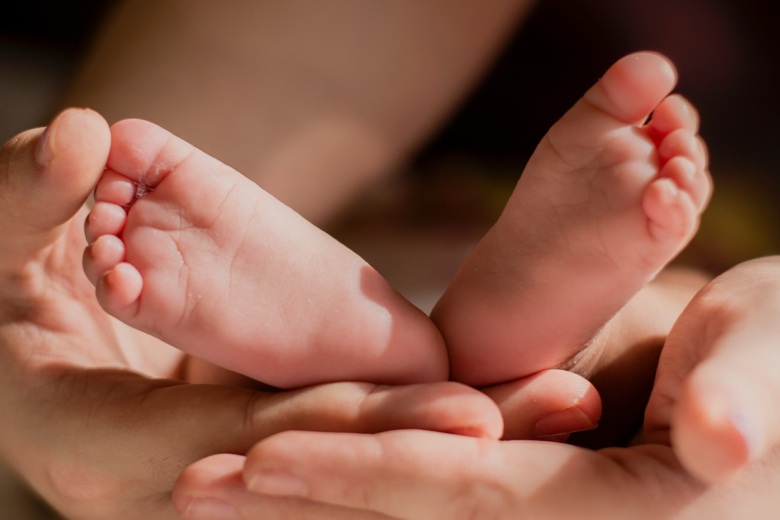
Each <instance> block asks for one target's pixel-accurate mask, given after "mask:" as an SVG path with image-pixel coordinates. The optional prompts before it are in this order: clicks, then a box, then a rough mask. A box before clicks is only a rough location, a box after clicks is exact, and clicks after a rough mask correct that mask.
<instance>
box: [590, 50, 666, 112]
mask: <svg viewBox="0 0 780 520" xmlns="http://www.w3.org/2000/svg"><path fill="white" fill-rule="evenodd" d="M675 83H677V72H676V71H675V69H674V66H673V65H672V63H671V62H670V61H669V60H667V59H666V58H664V57H663V56H661V55H659V54H655V53H651V52H639V53H636V54H631V55H629V56H626V57H625V58H623V59H621V60H619V61H618V62H617V63H615V64H614V65H613V66H612V67H610V68H609V70H607V72H606V73H605V74H604V76H603V77H602V78H601V80H600V81H599V82H598V83H597V84H596V85H595V86H594V87H593V88H592V89H590V90H589V91H588V92H587V93H586V94H585V97H584V99H585V100H586V101H588V102H589V103H590V104H592V105H593V106H595V107H598V108H599V109H601V110H602V111H604V112H605V113H607V114H609V115H610V116H612V117H614V118H616V119H619V120H620V121H623V122H624V123H628V124H636V125H641V124H642V123H643V122H644V121H645V120H646V119H647V116H648V115H649V114H650V112H652V111H653V110H654V109H655V108H656V107H657V106H658V104H659V103H660V102H661V101H662V100H663V99H664V98H665V97H666V96H668V95H669V93H670V92H671V91H672V89H673V88H674V85H675Z"/></svg>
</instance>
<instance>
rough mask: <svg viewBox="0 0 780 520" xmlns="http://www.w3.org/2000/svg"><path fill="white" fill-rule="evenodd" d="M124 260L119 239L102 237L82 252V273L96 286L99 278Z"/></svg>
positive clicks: (122, 247) (123, 251) (121, 243)
mask: <svg viewBox="0 0 780 520" xmlns="http://www.w3.org/2000/svg"><path fill="white" fill-rule="evenodd" d="M124 259H125V244H124V242H122V241H121V240H120V239H119V237H116V236H113V235H104V236H101V237H100V238H98V239H97V240H96V241H95V243H94V244H92V245H90V246H89V247H88V248H86V249H85V250H84V259H83V265H84V273H85V274H86V275H87V278H89V281H90V282H92V285H95V286H97V284H98V281H99V280H100V277H101V276H103V274H105V273H107V272H108V271H110V270H112V269H113V268H114V267H116V265H117V264H119V263H120V262H122V261H124Z"/></svg>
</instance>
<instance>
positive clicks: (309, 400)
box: [0, 109, 502, 520]
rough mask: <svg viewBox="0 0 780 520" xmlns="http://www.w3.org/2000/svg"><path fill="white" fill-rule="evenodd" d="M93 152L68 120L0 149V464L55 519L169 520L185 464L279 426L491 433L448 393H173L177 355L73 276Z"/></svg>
mask: <svg viewBox="0 0 780 520" xmlns="http://www.w3.org/2000/svg"><path fill="white" fill-rule="evenodd" d="M109 147H110V133H109V129H108V125H107V124H106V122H105V121H104V120H103V119H102V118H101V117H100V116H99V115H98V114H96V113H95V112H91V111H88V110H73V109H72V110H68V111H65V112H64V113H62V114H60V115H59V116H58V117H57V118H55V120H54V121H53V122H52V124H51V125H50V126H49V128H48V130H47V131H46V132H45V133H44V131H43V129H37V130H31V131H28V132H25V133H23V134H21V135H19V136H18V137H16V138H15V139H12V140H11V141H10V142H9V143H8V144H6V145H5V146H4V147H3V148H2V150H1V151H0V456H1V457H2V458H3V459H5V460H7V461H8V462H9V463H10V464H11V465H12V466H13V467H14V468H15V469H16V470H17V471H18V472H19V473H20V474H21V475H22V476H23V477H24V478H25V479H26V480H28V481H29V482H30V483H31V484H32V485H33V486H34V487H35V488H36V489H37V491H38V492H39V493H40V494H41V495H42V496H43V497H44V498H45V499H47V500H48V501H49V502H50V503H52V504H53V505H54V506H55V507H56V508H57V509H59V510H60V511H61V512H62V513H64V514H65V515H66V516H67V517H69V518H74V519H107V518H110V519H112V520H114V519H116V520H121V519H123V518H148V519H150V520H151V519H168V518H170V519H173V518H178V515H177V514H176V512H175V511H174V509H173V506H172V504H171V498H170V497H171V490H172V488H173V484H174V481H175V479H176V478H177V477H178V476H179V474H180V473H181V471H182V470H183V469H184V468H185V467H186V466H187V465H188V464H191V463H192V462H194V461H196V460H198V459H201V458H203V457H206V456H209V455H212V454H215V453H237V454H243V453H246V451H247V450H248V449H249V448H250V447H251V446H252V445H253V444H254V443H256V442H257V441H259V440H260V439H263V438H265V437H268V436H269V435H272V434H274V433H277V432H280V431H284V430H290V429H296V430H326V431H352V432H378V431H382V430H387V429H393V428H410V427H415V428H430V429H434V430H440V431H450V432H457V433H462V434H468V435H474V436H477V437H486V438H497V437H499V436H500V435H501V429H502V422H501V416H500V412H499V411H498V409H497V408H496V407H495V405H494V404H493V403H492V402H491V401H490V400H489V399H488V398H486V397H485V396H483V395H481V394H479V393H478V392H476V391H474V390H471V389H469V388H466V387H465V386H462V385H457V384H454V383H437V384H433V385H425V386H410V387H400V388H390V387H379V386H374V385H370V384H358V383H354V384H353V383H340V384H331V385H323V386H319V387H313V388H307V389H301V390H295V391H289V392H282V393H270V392H258V391H254V390H250V389H246V388H239V387H234V386H220V385H202V384H187V383H185V382H183V381H182V380H181V379H183V378H184V377H183V374H182V372H181V370H180V367H181V366H182V365H183V363H182V361H183V356H182V355H181V353H179V352H178V351H176V350H174V349H172V348H171V347H169V346H167V345H164V344H163V343H161V342H159V341H157V340H155V339H154V338H151V337H148V336H145V335H142V334H139V333H137V332H135V331H133V330H131V329H129V328H127V327H125V326H124V325H122V324H121V323H119V322H117V321H115V320H113V319H111V318H110V317H109V316H108V315H106V314H105V313H104V312H103V311H102V309H101V308H100V306H99V305H98V303H97V301H96V299H95V296H94V294H95V293H94V288H93V287H92V285H91V284H90V283H89V281H88V280H87V278H86V276H85V275H84V274H83V271H82V268H81V258H82V253H83V251H84V248H85V246H86V241H85V238H84V231H83V225H84V219H85V217H86V213H87V212H86V210H85V209H84V207H83V205H84V202H85V200H86V199H87V196H88V195H89V193H90V191H91V190H92V188H93V187H94V185H95V183H96V181H97V179H98V178H99V176H100V175H101V174H102V172H103V169H104V166H105V163H106V157H107V155H108V151H109ZM200 377H201V379H203V378H204V377H206V378H208V377H207V374H206V375H205V376H204V374H203V373H202V370H201V374H200ZM177 379H178V380H177Z"/></svg>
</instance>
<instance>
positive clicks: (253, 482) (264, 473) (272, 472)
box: [247, 468, 309, 497]
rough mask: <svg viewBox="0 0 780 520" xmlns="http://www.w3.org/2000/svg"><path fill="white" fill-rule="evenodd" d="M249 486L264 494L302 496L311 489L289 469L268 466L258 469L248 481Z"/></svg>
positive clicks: (254, 490)
mask: <svg viewBox="0 0 780 520" xmlns="http://www.w3.org/2000/svg"><path fill="white" fill-rule="evenodd" d="M247 488H249V490H250V491H253V492H255V493H262V494H264V495H283V496H293V497H302V496H306V494H307V493H308V492H309V489H308V488H307V487H306V484H304V483H303V481H302V480H301V479H299V478H298V477H296V476H295V475H293V474H292V473H290V472H289V471H287V470H284V469H277V468H266V469H261V470H259V471H257V472H256V473H255V474H254V475H252V477H250V478H249V482H247Z"/></svg>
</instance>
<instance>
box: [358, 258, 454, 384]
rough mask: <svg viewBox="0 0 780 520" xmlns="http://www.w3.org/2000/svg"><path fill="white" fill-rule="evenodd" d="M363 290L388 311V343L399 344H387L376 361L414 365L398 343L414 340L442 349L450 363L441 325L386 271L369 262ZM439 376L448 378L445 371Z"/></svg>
mask: <svg viewBox="0 0 780 520" xmlns="http://www.w3.org/2000/svg"><path fill="white" fill-rule="evenodd" d="M360 292H361V293H362V294H363V296H365V297H366V298H367V299H368V300H370V301H372V302H374V303H375V304H376V305H378V306H379V307H381V308H382V309H383V310H384V311H385V312H387V313H388V315H389V316H388V321H389V330H388V331H387V332H386V334H387V337H386V339H385V345H388V346H389V345H394V346H396V348H386V349H385V351H384V352H383V353H382V354H381V355H373V356H372V357H373V360H374V362H375V363H379V364H384V365H398V364H399V363H400V364H401V365H403V366H407V367H410V361H408V360H399V356H402V355H403V353H402V352H401V351H400V349H399V348H397V347H398V346H403V345H405V344H408V343H409V342H414V343H416V344H418V345H419V346H420V347H421V348H430V349H434V348H439V349H441V352H440V354H441V357H440V358H439V359H440V360H441V361H442V363H443V364H446V365H448V362H447V354H446V348H445V346H444V339H443V338H442V336H441V334H440V333H439V331H438V329H437V328H436V327H435V326H434V325H433V323H431V322H430V321H429V320H428V317H427V316H426V315H425V313H423V312H422V311H421V310H419V309H418V308H416V307H414V306H413V305H412V304H411V303H409V302H408V301H406V299H405V298H404V297H403V296H401V294H400V293H399V292H398V291H396V290H395V289H393V288H392V287H391V286H390V284H388V283H387V281H386V280H385V279H384V278H383V277H382V275H380V274H379V273H378V272H377V271H376V270H375V269H374V268H372V267H369V266H367V265H366V266H363V267H362V268H361V270H360ZM423 335H425V336H426V337H423ZM429 362H430V363H432V362H433V360H432V359H429ZM437 379H438V380H441V381H445V380H447V374H446V373H444V374H442V377H440V378H437ZM417 382H424V381H422V380H421V381H417ZM427 382H431V381H430V380H429V381H427Z"/></svg>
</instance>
